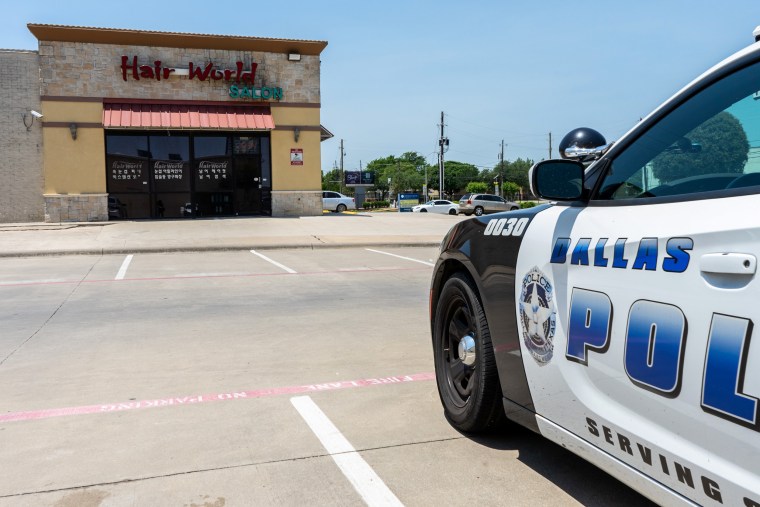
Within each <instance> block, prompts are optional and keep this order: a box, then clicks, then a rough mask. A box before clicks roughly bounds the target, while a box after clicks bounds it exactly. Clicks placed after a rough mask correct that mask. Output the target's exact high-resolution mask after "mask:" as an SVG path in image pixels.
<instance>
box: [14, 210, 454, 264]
mask: <svg viewBox="0 0 760 507" xmlns="http://www.w3.org/2000/svg"><path fill="white" fill-rule="evenodd" d="M465 219H466V217H465V216H464V215H459V216H456V217H455V216H449V215H437V214H432V213H362V212H360V213H355V214H338V213H327V214H325V215H323V216H316V217H288V218H272V217H245V218H243V217H234V218H224V219H195V220H193V219H185V220H145V221H115V222H92V223H62V224H46V223H31V224H0V257H22V256H34V255H65V254H124V253H127V254H128V253H137V252H179V251H188V252H193V251H213V250H248V249H273V248H325V247H330V248H337V247H347V246H349V247H350V246H362V247H367V246H437V245H439V244H440V242H441V240H442V239H443V236H444V235H445V234H446V232H448V230H449V229H450V228H451V227H452V226H453V225H454V224H456V223H458V222H460V221H461V220H465Z"/></svg>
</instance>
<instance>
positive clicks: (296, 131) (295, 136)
mask: <svg viewBox="0 0 760 507" xmlns="http://www.w3.org/2000/svg"><path fill="white" fill-rule="evenodd" d="M300 136H301V129H300V128H298V127H296V128H294V129H293V139H295V141H296V142H298V138H299V137H300Z"/></svg>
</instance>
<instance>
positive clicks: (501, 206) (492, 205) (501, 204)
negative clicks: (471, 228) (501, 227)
mask: <svg viewBox="0 0 760 507" xmlns="http://www.w3.org/2000/svg"><path fill="white" fill-rule="evenodd" d="M516 209H520V205H519V204H517V203H516V202H511V201H507V200H505V199H503V198H502V197H499V196H498V195H493V194H470V195H464V196H462V198H461V199H460V200H459V212H460V213H464V214H465V215H467V216H470V215H472V214H473V213H475V216H480V215H482V214H484V213H498V212H500V211H513V210H516Z"/></svg>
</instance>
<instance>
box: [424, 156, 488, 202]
mask: <svg viewBox="0 0 760 507" xmlns="http://www.w3.org/2000/svg"><path fill="white" fill-rule="evenodd" d="M444 162H445V171H444V176H443V178H444V179H443V184H444V188H443V190H444V192H446V193H447V194H449V195H451V194H461V193H463V192H464V191H465V188H466V187H467V184H468V183H470V182H471V181H480V178H479V173H478V168H477V167H475V166H474V165H472V164H468V163H465V162H457V161H455V160H445V161H444ZM430 173H431V169H428V185H429V186H430V188H433V189H438V188H440V186H439V185H438V166H437V165H436V166H434V168H432V173H433V174H432V176H431V174H430Z"/></svg>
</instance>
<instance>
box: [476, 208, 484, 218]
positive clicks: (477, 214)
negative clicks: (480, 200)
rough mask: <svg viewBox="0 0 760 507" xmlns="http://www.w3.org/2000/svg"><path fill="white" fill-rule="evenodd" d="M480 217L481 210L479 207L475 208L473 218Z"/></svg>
mask: <svg viewBox="0 0 760 507" xmlns="http://www.w3.org/2000/svg"><path fill="white" fill-rule="evenodd" d="M482 215H483V208H482V207H481V206H478V207H477V208H475V216H476V217H479V216H482Z"/></svg>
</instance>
